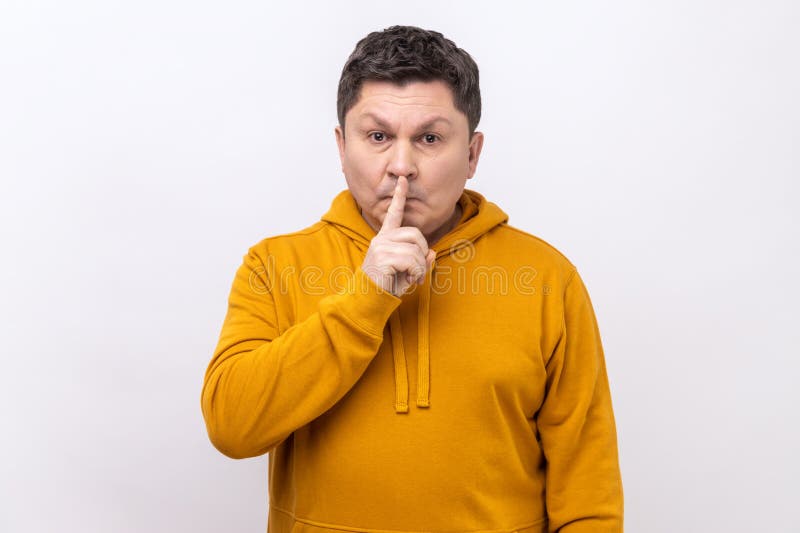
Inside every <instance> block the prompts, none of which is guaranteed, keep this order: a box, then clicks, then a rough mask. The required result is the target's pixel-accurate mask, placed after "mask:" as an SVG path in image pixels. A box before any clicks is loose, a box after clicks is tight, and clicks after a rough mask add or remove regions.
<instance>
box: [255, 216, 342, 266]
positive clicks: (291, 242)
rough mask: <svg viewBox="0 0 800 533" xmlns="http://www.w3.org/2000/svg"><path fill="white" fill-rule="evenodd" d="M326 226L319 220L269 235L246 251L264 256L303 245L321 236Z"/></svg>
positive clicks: (326, 224)
mask: <svg viewBox="0 0 800 533" xmlns="http://www.w3.org/2000/svg"><path fill="white" fill-rule="evenodd" d="M328 226H329V224H328V223H327V222H324V221H322V220H319V221H317V222H315V223H314V224H311V225H310V226H307V227H305V228H302V229H299V230H296V231H292V232H287V233H279V234H275V235H269V236H266V237H263V238H262V239H261V240H259V241H258V242H256V243H254V244H253V245H252V246H250V248H249V250H248V252H249V253H250V254H255V255H256V256H259V257H261V258H265V257H266V256H268V255H271V254H274V253H278V252H286V251H289V250H291V249H293V248H295V249H296V248H298V247H304V246H307V245H309V244H310V243H311V242H315V241H318V240H319V238H320V237H322V235H321V234H322V233H324V232H325V230H326V229H327V227H328Z"/></svg>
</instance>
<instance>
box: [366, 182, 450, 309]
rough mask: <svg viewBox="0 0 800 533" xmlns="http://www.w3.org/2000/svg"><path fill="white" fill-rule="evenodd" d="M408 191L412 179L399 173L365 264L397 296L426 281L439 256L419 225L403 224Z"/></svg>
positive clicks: (370, 273)
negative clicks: (417, 226)
mask: <svg viewBox="0 0 800 533" xmlns="http://www.w3.org/2000/svg"><path fill="white" fill-rule="evenodd" d="M407 192H408V179H407V178H406V177H405V176H399V177H398V178H397V185H396V186H395V188H394V195H393V196H392V201H391V203H390V204H389V209H388V210H387V211H386V216H385V217H384V219H383V225H382V226H381V229H380V230H379V231H378V233H377V235H375V237H374V238H373V239H372V242H370V244H369V249H368V250H367V255H366V257H365V258H364V263H363V264H362V265H361V269H362V270H363V271H364V272H365V273H366V274H367V276H369V277H370V279H372V280H373V281H374V282H375V283H376V284H377V285H378V286H380V287H381V288H383V289H384V290H387V291H389V292H391V293H392V294H394V295H395V296H397V297H400V296H402V295H403V294H405V293H406V291H407V290H408V288H409V287H410V286H411V285H412V284H415V283H421V282H423V281H424V280H425V276H426V275H427V273H428V270H430V268H431V266H432V265H433V260H434V259H435V258H436V252H435V251H434V250H430V249H428V241H427V240H426V239H425V236H424V235H422V232H421V231H420V230H419V228H416V227H414V226H402V225H401V224H402V222H403V212H404V211H405V205H406V193H407Z"/></svg>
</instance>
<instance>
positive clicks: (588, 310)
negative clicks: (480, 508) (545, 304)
mask: <svg viewBox="0 0 800 533" xmlns="http://www.w3.org/2000/svg"><path fill="white" fill-rule="evenodd" d="M564 291H565V292H564V320H563V323H562V332H561V338H560V339H559V341H558V344H557V345H556V348H555V350H554V351H553V353H552V354H551V356H550V358H549V359H548V361H547V362H546V370H547V392H546V397H545V400H544V402H543V404H542V407H541V409H540V411H539V414H538V428H539V433H540V436H541V441H542V447H543V449H544V455H545V458H546V460H547V472H546V475H547V481H546V504H547V514H548V519H549V530H550V533H554V532H561V533H583V532H587V533H588V532H592V533H611V532H614V533H621V532H622V518H623V491H622V479H621V475H620V469H619V460H618V452H617V437H616V425H615V421H614V413H613V410H612V404H611V394H610V390H609V383H608V377H607V374H606V366H605V358H604V355H603V347H602V343H601V339H600V332H599V330H598V327H597V321H596V319H595V315H594V311H593V309H592V303H591V300H590V299H589V293H588V292H587V291H586V287H585V286H584V284H583V281H582V280H581V278H580V276H579V275H578V273H577V271H573V272H572V274H571V276H570V278H569V280H568V281H567V284H566V287H565V289H564Z"/></svg>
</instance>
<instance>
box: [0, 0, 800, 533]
mask: <svg viewBox="0 0 800 533" xmlns="http://www.w3.org/2000/svg"><path fill="white" fill-rule="evenodd" d="M393 24H413V25H418V26H421V27H424V28H428V29H435V30H437V31H441V32H442V33H444V34H445V36H447V37H449V38H450V39H452V40H454V41H455V42H456V44H458V45H459V46H460V47H462V48H464V49H466V50H467V51H468V52H469V53H470V54H471V55H472V56H473V57H474V58H475V60H476V62H477V63H478V65H479V67H480V69H481V89H482V95H483V119H482V121H481V124H480V126H479V130H481V131H483V132H484V134H485V136H486V142H485V145H484V150H483V154H482V157H481V160H480V164H479V166H478V171H477V174H476V177H475V178H474V179H473V180H471V181H469V182H468V186H469V188H472V189H475V190H478V191H479V192H481V193H482V194H484V195H485V196H486V197H487V198H488V199H490V200H491V201H494V202H495V203H497V204H498V205H500V206H501V207H502V208H503V209H504V210H505V211H506V212H507V213H509V215H510V223H511V224H512V225H514V226H516V227H519V228H521V229H524V230H526V231H528V232H531V233H533V234H535V235H537V236H539V237H541V238H543V239H545V240H546V241H548V242H550V243H551V244H553V245H554V246H556V247H557V248H558V249H559V250H561V251H562V252H563V253H564V254H566V255H567V257H568V258H570V259H571V260H572V261H573V262H574V263H575V264H576V265H577V266H578V268H579V270H580V272H581V274H582V276H583V278H584V280H585V282H586V284H587V287H588V288H589V291H590V293H591V295H592V299H593V302H594V305H595V311H596V313H597V317H598V321H599V324H600V328H601V332H602V335H603V340H604V347H605V353H606V359H607V364H608V371H609V378H610V381H611V387H612V397H613V401H614V408H615V413H616V418H617V425H618V438H619V447H620V460H621V466H622V473H623V484H624V489H625V511H626V515H625V521H626V523H625V525H626V530H627V531H630V532H653V533H658V532H676V531H680V532H708V531H726V532H753V531H776V532H781V531H782V532H788V531H797V527H798V526H797V513H796V505H797V500H798V496H799V495H800V494H799V493H798V488H797V486H798V485H797V480H798V478H800V460H798V458H797V457H796V454H797V452H798V450H800V431H799V430H798V423H799V422H800V417H798V410H797V405H798V404H800V397H799V395H798V392H797V391H796V382H797V380H798V377H800V376H798V368H799V367H800V364H799V363H798V356H800V350H799V349H798V347H799V346H800V334H798V330H800V326H799V325H798V318H800V316H798V315H799V314H798V311H797V309H798V308H797V302H798V298H800V284H799V283H798V279H797V273H798V271H799V270H800V235H798V233H799V231H798V230H799V229H800V228H799V225H798V215H797V207H798V200H800V198H799V197H798V196H799V195H798V178H800V166H799V165H798V163H799V162H800V161H799V160H800V157H799V156H798V151H799V150H798V148H800V146H798V141H800V136H799V135H798V130H800V104H798V94H800V73H799V72H798V69H799V67H798V66H799V65H800V59H799V58H798V51H799V50H800V8H799V7H798V4H797V3H796V2H793V1H789V0H787V1H782V2H781V1H765V0H758V1H755V0H754V1H749V2H746V1H698V0H692V1H688V0H680V1H675V0H671V1H664V2H637V1H627V2H620V1H616V2H568V1H562V2H547V3H545V2H532V3H525V4H523V3H522V2H519V3H513V4H512V3H503V2H499V1H495V2H464V1H461V2H435V3H434V2H430V1H428V2H415V1H405V2H394V3H380V2H350V3H334V2H319V3H316V4H310V3H297V4H295V5H294V6H293V7H289V6H288V4H272V5H270V4H269V3H267V2H254V1H249V2H246V1H239V2H225V3H223V2H216V3H212V2H202V1H192V2H190V1H188V0H187V1H176V0H172V1H163V0H161V1H152V0H146V1H143V0H140V1H137V2H132V1H131V2H118V1H117V2H115V1H109V0H104V1H95V2H90V1H80V2H79V1H74V2H56V1H49V2H48V1H34V0H26V1H9V0H4V1H3V2H2V4H0V178H1V179H2V187H1V189H0V195H2V196H1V197H0V198H1V199H0V217H2V218H1V219H0V222H1V226H0V232H2V233H1V234H0V236H1V237H2V246H1V247H0V253H1V254H2V262H0V264H1V265H2V266H1V267H0V268H2V278H1V279H2V296H1V298H0V328H2V337H1V340H2V344H1V345H0V346H2V348H1V349H2V353H1V357H2V359H1V361H0V362H1V363H2V367H0V424H2V425H1V426H0V427H2V437H1V438H0V468H1V469H0V531H3V532H9V533H11V532H13V533H16V532H50V531H68V532H73V531H74V532H81V533H90V532H103V533H107V532H111V531H113V532H122V533H126V532H145V531H146V532H192V533H199V532H222V531H225V532H227V531H237V532H245V531H253V532H255V531H264V530H265V528H266V512H267V484H266V482H267V471H266V465H267V458H266V456H263V457H260V458H255V459H248V460H242V461H234V460H231V459H228V458H226V457H225V456H223V455H221V454H220V453H219V452H217V451H216V450H215V449H214V448H213V446H212V445H211V444H210V442H209V441H208V438H207V435H206V433H205V426H204V423H203V419H202V415H201V411H200V390H201V386H202V379H203V373H204V372H205V369H206V366H207V364H208V362H209V361H210V358H211V355H212V350H213V348H214V346H215V343H216V341H217V337H218V335H219V330H220V327H221V325H222V320H223V318H224V315H225V310H226V303H227V296H228V291H229V289H230V284H231V281H232V279H233V274H234V272H235V270H236V268H237V267H238V265H239V264H240V262H241V259H242V256H243V255H244V254H245V252H246V251H247V248H248V247H249V246H250V245H252V244H254V243H255V242H257V241H258V240H260V239H261V238H263V237H265V236H268V235H274V234H278V233H283V232H287V231H294V230H297V229H300V228H303V227H306V226H308V225H310V224H312V223H313V222H315V221H316V220H318V219H319V217H320V216H321V215H322V214H323V213H324V212H325V211H326V210H327V209H328V207H329V205H330V201H331V199H332V198H333V196H334V195H335V194H336V193H337V192H338V191H340V190H342V189H344V188H345V187H346V184H345V181H344V177H343V175H342V174H341V170H340V166H339V161H338V155H337V152H336V145H335V142H334V135H333V128H334V126H335V125H336V88H337V83H338V78H339V74H340V72H341V68H342V66H343V64H344V61H345V59H346V58H347V56H348V55H349V54H350V52H351V51H352V49H353V47H354V46H355V43H356V42H357V41H358V40H359V39H360V38H361V37H363V36H364V35H366V34H367V33H368V32H370V31H374V30H380V29H383V28H385V27H387V26H390V25H393Z"/></svg>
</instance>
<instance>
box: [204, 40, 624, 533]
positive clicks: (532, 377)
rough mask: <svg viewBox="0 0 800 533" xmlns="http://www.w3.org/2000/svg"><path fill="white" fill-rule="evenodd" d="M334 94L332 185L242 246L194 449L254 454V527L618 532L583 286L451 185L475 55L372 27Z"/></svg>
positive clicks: (471, 111)
mask: <svg viewBox="0 0 800 533" xmlns="http://www.w3.org/2000/svg"><path fill="white" fill-rule="evenodd" d="M337 105H338V111H339V126H338V127H337V128H336V129H335V134H336V141H337V143H338V147H339V153H340V156H341V163H342V170H343V172H344V175H345V179H346V181H347V189H346V190H343V191H341V192H340V193H339V194H338V195H337V196H336V197H335V198H334V199H333V201H332V203H331V207H330V209H329V210H328V212H327V213H326V214H325V215H323V216H322V218H321V220H319V221H318V222H316V223H314V224H313V225H311V226H309V227H307V228H305V229H302V230H299V231H296V232H294V233H289V234H284V235H277V236H272V237H267V238H264V239H263V240H261V241H260V242H259V243H257V244H255V245H254V246H252V247H251V248H250V249H249V251H248V253H247V254H246V255H245V256H244V260H243V263H242V265H241V266H240V268H239V269H238V271H237V273H236V276H235V278H234V281H233V285H232V288H231V293H230V298H229V302H228V312H227V315H226V317H225V321H224V324H223V327H222V332H221V334H220V339H219V343H218V345H217V347H216V350H215V351H214V355H213V358H212V360H211V362H210V364H209V365H208V368H207V371H206V374H205V380H204V383H203V391H202V398H201V405H202V411H203V415H204V417H205V421H206V426H207V429H208V434H209V437H210V439H211V441H212V442H213V444H214V446H215V447H216V448H217V449H219V450H220V451H221V452H222V453H224V454H225V455H227V456H229V457H232V458H245V457H255V456H259V455H262V454H265V453H267V452H269V454H270V455H269V495H270V502H269V505H270V510H269V518H268V531H269V532H272V533H290V532H291V533H300V532H313V533H324V532H341V531H371V532H379V531H380V532H423V531H426V532H432V531H439V532H453V533H455V532H471V533H489V532H494V533H500V532H505V533H513V532H523V533H533V532H536V533H540V532H541V533H544V532H555V531H561V532H567V533H578V532H595V533H597V532H621V531H622V521H623V493H622V481H621V476H620V469H619V464H618V452H617V441H616V428H615V421H614V414H613V410H612V404H611V395H610V389H609V383H608V378H607V373H606V366H605V359H604V354H603V349H602V344H601V339H600V334H599V331H598V326H597V322H596V319H595V315H594V312H593V309H592V304H591V301H590V299H589V295H588V293H587V290H586V287H585V286H584V284H583V281H582V279H581V277H580V276H579V274H578V272H577V270H576V267H575V266H574V265H573V264H572V263H571V262H570V261H569V260H568V259H567V258H566V257H564V255H562V254H561V253H560V252H558V251H557V250H556V249H555V248H554V247H552V246H551V245H549V244H547V243H546V242H544V241H543V240H541V239H539V238H537V237H536V236H534V235H531V234H529V233H526V232H524V231H522V230H520V229H517V228H514V227H512V226H510V225H509V224H508V216H507V215H506V213H504V212H503V211H502V210H501V209H500V208H499V207H498V206H497V205H495V204H494V203H492V202H489V201H487V200H486V199H485V198H484V197H483V196H482V195H481V194H479V193H477V192H475V191H473V190H469V189H465V188H464V187H465V183H466V180H468V179H470V178H472V177H473V175H474V174H475V170H476V167H477V164H478V158H479V156H480V152H481V147H482V144H483V134H481V133H480V132H477V131H475V128H476V126H477V124H478V121H479V119H480V110H481V105H480V91H479V87H478V68H477V66H476V65H475V63H474V61H473V60H472V58H471V57H470V56H469V55H468V54H467V53H466V52H465V51H463V50H461V49H460V48H457V47H456V46H455V44H454V43H453V42H452V41H450V40H448V39H445V38H444V37H443V36H442V35H441V34H440V33H438V32H434V31H426V30H423V29H420V28H417V27H413V26H393V27H391V28H387V29H386V30H384V31H382V32H373V33H370V34H369V35H367V36H366V37H365V38H363V39H362V40H361V41H359V43H358V44H357V45H356V48H355V50H354V51H353V53H352V55H351V56H350V58H349V59H348V61H347V63H346V64H345V67H344V69H343V71H342V77H341V80H340V83H339V95H338V104H337Z"/></svg>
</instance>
